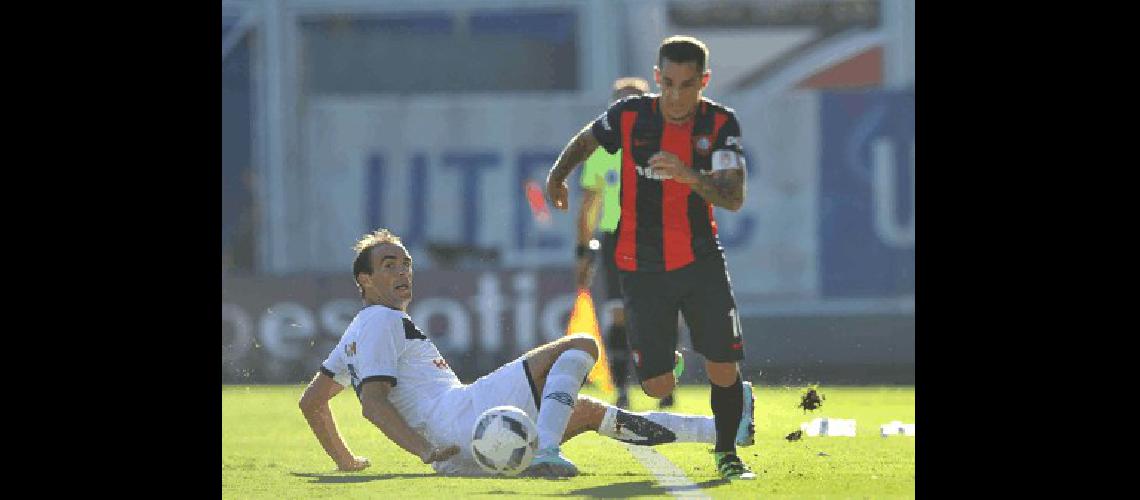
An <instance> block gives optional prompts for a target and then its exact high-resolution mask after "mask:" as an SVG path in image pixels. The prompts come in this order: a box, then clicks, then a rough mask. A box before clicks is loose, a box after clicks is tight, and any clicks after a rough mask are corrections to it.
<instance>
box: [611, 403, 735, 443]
mask: <svg viewBox="0 0 1140 500" xmlns="http://www.w3.org/2000/svg"><path fill="white" fill-rule="evenodd" d="M598 434H601V435H603V436H606V437H610V438H614V439H616V440H618V441H623V442H626V443H630V444H640V445H646V446H652V445H658V444H664V443H707V444H716V421H715V420H714V419H713V417H706V416H701V415H681V414H677V413H664V412H645V413H633V412H628V411H625V410H622V409H620V408H617V407H616V406H611V407H609V408H607V409H606V414H605V416H603V417H602V424H601V425H600V426H599V427H598Z"/></svg>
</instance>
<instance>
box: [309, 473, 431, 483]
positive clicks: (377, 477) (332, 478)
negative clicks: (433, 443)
mask: <svg viewBox="0 0 1140 500" xmlns="http://www.w3.org/2000/svg"><path fill="white" fill-rule="evenodd" d="M291 474H292V475H294V476H297V477H307V478H312V479H313V480H312V481H309V482H310V483H314V484H346V483H367V482H369V481H383V480H385V479H414V478H420V477H436V476H438V474H436V473H434V472H420V473H415V474H364V475H353V474H313V473H307V472H292V473H291Z"/></svg>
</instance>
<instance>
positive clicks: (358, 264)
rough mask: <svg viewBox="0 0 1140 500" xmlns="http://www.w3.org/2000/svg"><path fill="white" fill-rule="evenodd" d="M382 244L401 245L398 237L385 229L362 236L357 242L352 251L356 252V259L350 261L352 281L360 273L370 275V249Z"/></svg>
mask: <svg viewBox="0 0 1140 500" xmlns="http://www.w3.org/2000/svg"><path fill="white" fill-rule="evenodd" d="M384 243H396V244H398V245H403V244H404V243H403V242H402V241H400V237H399V236H396V235H395V234H393V233H392V232H391V231H389V230H387V229H383V228H381V229H377V230H375V231H373V232H371V233H369V234H366V235H364V236H363V237H362V238H360V241H357V242H356V244H355V245H353V246H352V249H353V250H355V251H356V258H355V259H353V261H352V279H353V281H355V280H356V275H358V274H360V273H365V274H372V258H371V256H372V249H373V248H376V247H377V246H379V245H382V244H384Z"/></svg>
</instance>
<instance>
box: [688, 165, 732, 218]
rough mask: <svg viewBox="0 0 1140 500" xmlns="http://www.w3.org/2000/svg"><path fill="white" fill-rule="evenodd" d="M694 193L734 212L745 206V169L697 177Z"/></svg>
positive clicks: (722, 171)
mask: <svg viewBox="0 0 1140 500" xmlns="http://www.w3.org/2000/svg"><path fill="white" fill-rule="evenodd" d="M691 186H692V188H693V191H696V192H697V194H699V195H701V197H702V198H704V199H705V201H707V202H709V203H712V204H713V205H716V206H718V207H724V208H727V209H729V210H732V211H734V212H735V211H737V210H740V207H741V205H744V169H740V168H736V169H730V170H716V171H714V172H711V173H708V174H702V175H698V176H697V182H695V183H693V184H692V185H691Z"/></svg>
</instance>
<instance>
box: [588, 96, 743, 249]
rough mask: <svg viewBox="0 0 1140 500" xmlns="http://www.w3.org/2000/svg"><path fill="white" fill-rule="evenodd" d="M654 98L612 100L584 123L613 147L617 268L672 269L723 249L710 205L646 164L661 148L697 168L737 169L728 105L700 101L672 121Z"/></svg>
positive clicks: (735, 130) (739, 159) (738, 153)
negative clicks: (681, 120)
mask: <svg viewBox="0 0 1140 500" xmlns="http://www.w3.org/2000/svg"><path fill="white" fill-rule="evenodd" d="M659 97H660V96H659V95H658V94H645V95H641V96H631V97H627V98H625V99H622V100H620V101H617V102H616V103H614V104H613V105H612V106H611V107H610V109H609V110H607V111H606V112H605V113H602V115H601V116H599V117H598V118H597V119H596V120H594V123H593V126H592V128H591V130H592V132H593V134H594V138H595V139H597V141H598V144H600V145H601V146H602V147H604V148H605V149H606V151H609V152H610V153H613V152H615V151H617V150H619V149H620V150H621V195H620V196H621V217H620V218H619V219H618V226H617V230H616V234H617V247H616V250H615V252H614V262H615V263H616V264H617V268H618V269H621V270H623V271H672V270H674V269H679V268H681V267H684V266H686V265H688V264H691V263H692V262H693V260H695V259H697V258H700V257H705V256H708V255H713V254H717V253H723V252H724V249H723V247H721V244H720V240H719V239H718V238H717V230H716V220H715V219H714V218H713V207H712V204H710V203H708V202H706V201H705V200H704V198H702V197H701V195H699V194H697V193H696V192H694V191H693V190H692V189H691V188H690V187H689V186H688V185H685V184H682V183H680V182H677V181H674V180H672V178H668V179H662V178H659V177H658V176H657V175H655V173H654V172H653V171H652V170H651V169H650V168H649V158H650V157H651V156H653V155H654V154H656V153H657V152H658V151H668V152H670V153H673V154H675V155H677V157H678V158H680V159H681V161H683V162H684V163H685V165H687V166H689V167H690V168H693V169H695V170H700V171H708V170H713V169H714V168H716V169H721V168H743V166H744V156H743V150H742V149H741V147H740V125H739V124H738V123H737V121H736V113H735V112H734V111H733V110H732V109H731V108H727V107H725V106H722V105H720V104H718V103H716V102H714V101H712V100H710V99H707V98H702V99H701V103H700V104H699V105H698V106H697V112H696V115H695V116H694V117H693V119H691V120H689V121H688V122H687V123H685V124H681V125H677V124H672V123H668V122H666V121H665V120H664V118H663V117H662V116H661V110H660V107H659V106H658V98H659ZM714 160H715V161H714ZM714 163H715V164H714Z"/></svg>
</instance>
